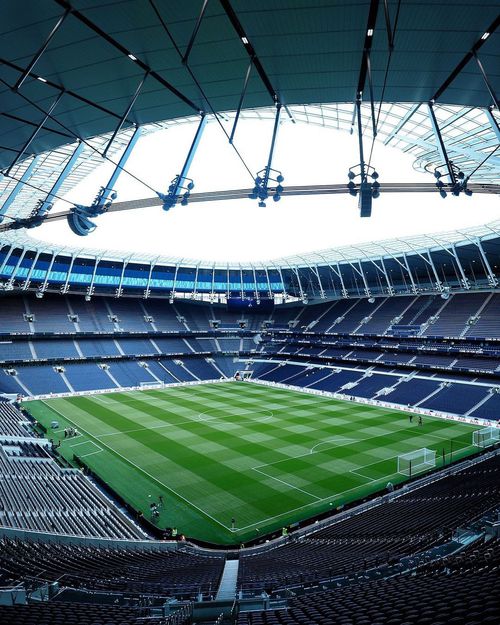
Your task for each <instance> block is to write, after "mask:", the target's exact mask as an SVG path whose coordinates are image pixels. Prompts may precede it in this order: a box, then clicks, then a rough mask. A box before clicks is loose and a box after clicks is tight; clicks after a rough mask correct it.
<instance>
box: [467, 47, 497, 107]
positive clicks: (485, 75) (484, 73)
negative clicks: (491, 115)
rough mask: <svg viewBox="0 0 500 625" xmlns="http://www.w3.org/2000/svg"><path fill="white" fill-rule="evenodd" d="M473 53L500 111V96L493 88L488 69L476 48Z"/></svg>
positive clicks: (494, 102) (487, 87)
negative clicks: (499, 99)
mask: <svg viewBox="0 0 500 625" xmlns="http://www.w3.org/2000/svg"><path fill="white" fill-rule="evenodd" d="M473 54H474V59H475V60H476V63H477V66H478V67H479V71H480V72H481V76H482V77H483V80H484V84H485V85H486V89H488V93H489V94H490V96H491V99H492V100H493V104H494V105H495V108H496V109H497V110H498V111H500V102H499V101H498V97H497V95H496V93H495V90H494V89H493V85H492V84H491V82H490V79H489V78H488V74H487V73H486V70H485V69H484V67H483V64H482V63H481V59H480V58H479V56H478V55H477V51H476V50H474V52H473Z"/></svg>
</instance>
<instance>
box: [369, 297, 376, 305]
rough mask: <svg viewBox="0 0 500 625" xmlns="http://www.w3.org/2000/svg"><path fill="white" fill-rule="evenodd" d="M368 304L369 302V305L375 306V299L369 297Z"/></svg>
mask: <svg viewBox="0 0 500 625" xmlns="http://www.w3.org/2000/svg"><path fill="white" fill-rule="evenodd" d="M368 302H369V303H370V304H375V298H374V297H373V296H370V297H369V298H368Z"/></svg>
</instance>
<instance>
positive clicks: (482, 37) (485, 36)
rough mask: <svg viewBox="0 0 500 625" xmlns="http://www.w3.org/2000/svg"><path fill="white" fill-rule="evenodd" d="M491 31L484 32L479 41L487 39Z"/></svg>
mask: <svg viewBox="0 0 500 625" xmlns="http://www.w3.org/2000/svg"><path fill="white" fill-rule="evenodd" d="M490 34H491V33H488V32H486V33H484V35H482V36H481V41H486V39H488V37H489V36H490Z"/></svg>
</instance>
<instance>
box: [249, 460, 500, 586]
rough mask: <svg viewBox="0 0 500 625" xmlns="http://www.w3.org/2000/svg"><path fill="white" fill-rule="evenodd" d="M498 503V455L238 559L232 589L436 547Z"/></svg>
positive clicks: (312, 578)
mask: <svg viewBox="0 0 500 625" xmlns="http://www.w3.org/2000/svg"><path fill="white" fill-rule="evenodd" d="M499 505H500V456H496V457H494V458H492V459H490V460H487V461H485V462H482V463H479V464H476V465H474V466H473V467H472V468H469V469H466V470H463V471H461V472H459V473H457V474H455V475H451V476H448V477H445V478H443V479H442V480H439V481H436V482H433V483H431V484H428V485H427V486H424V487H422V488H420V489H418V490H416V491H411V492H409V493H408V494H406V495H402V496H401V497H397V498H395V499H394V500H392V501H391V502H388V503H385V504H383V505H380V506H377V507H374V508H371V509H369V510H367V511H365V512H362V513H360V514H357V515H355V516H353V517H351V518H348V519H345V520H342V521H340V522H338V523H334V524H333V525H331V526H329V527H327V528H325V529H320V530H318V531H315V532H312V533H310V534H308V535H307V536H302V537H300V536H299V538H297V539H295V538H292V539H290V540H289V541H288V542H286V543H285V544H282V545H279V546H277V547H275V548H273V549H269V550H265V551H263V552H257V553H251V552H250V553H247V554H245V553H244V554H242V555H241V557H240V567H239V573H238V575H239V576H238V583H239V585H240V587H241V588H243V589H244V590H248V589H252V590H256V589H259V590H266V591H267V592H273V591H275V590H276V589H277V588H284V587H287V586H290V585H298V584H304V583H306V582H318V581H321V580H325V579H328V578H331V577H334V576H338V575H346V574H349V573H353V572H355V571H359V570H367V569H371V568H374V567H376V566H379V565H380V564H382V563H387V562H389V561H393V560H397V559H399V558H401V557H403V556H406V555H410V554H414V553H416V552H419V551H422V550H423V549H425V548H427V547H428V546H429V545H431V544H433V543H435V542H439V541H443V538H444V537H446V536H448V535H449V534H450V533H451V530H452V529H453V528H455V527H458V526H460V525H461V524H467V523H471V522H472V521H474V520H475V519H476V518H477V517H479V516H481V515H483V514H484V513H486V512H487V511H489V510H492V509H495V508H496V507H498V506H499Z"/></svg>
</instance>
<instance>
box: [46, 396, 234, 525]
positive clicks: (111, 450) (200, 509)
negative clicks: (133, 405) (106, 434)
mask: <svg viewBox="0 0 500 625" xmlns="http://www.w3.org/2000/svg"><path fill="white" fill-rule="evenodd" d="M41 402H42V403H43V404H45V405H46V406H48V407H49V408H50V409H51V410H53V411H54V412H57V413H58V414H59V415H60V416H61V417H63V419H66V420H67V421H69V422H70V423H72V424H73V425H74V426H75V427H80V430H81V431H82V432H85V434H87V436H89V437H90V439H92V438H95V437H94V436H93V435H92V434H91V433H90V432H88V431H87V430H85V429H84V428H82V427H81V426H77V424H76V423H75V422H74V421H72V420H71V419H70V418H69V417H67V416H65V415H63V414H62V413H61V412H59V410H57V409H56V408H53V407H52V406H49V405H48V404H47V403H46V402H45V401H44V400H43V399H42V400H41ZM92 442H94V441H92ZM99 442H102V441H99ZM94 444H95V445H96V446H97V447H99V445H97V443H94ZM102 444H103V445H104V447H106V448H107V449H108V450H109V451H110V452H111V453H113V454H115V455H117V456H119V457H120V458H122V460H123V461H124V462H125V463H126V464H130V465H131V466H133V467H135V468H136V469H137V470H138V471H139V472H140V473H143V474H144V475H147V476H148V477H149V478H150V479H152V480H153V481H154V482H156V483H157V484H159V485H160V486H162V487H163V488H165V489H166V490H168V491H170V492H171V493H173V494H174V495H175V496H176V497H178V498H179V499H182V501H184V502H186V503H187V504H188V505H189V506H191V507H192V508H195V509H196V510H198V512H200V513H201V514H202V515H203V516H205V517H208V518H209V519H211V520H212V521H213V522H214V523H216V524H217V525H220V527H223V528H224V529H225V530H227V531H230V530H231V528H229V527H228V526H227V525H224V523H221V521H219V520H218V519H216V518H215V517H213V516H212V515H211V514H209V513H208V512H206V511H205V510H203V509H202V508H200V507H199V506H197V505H196V504H194V503H193V502H192V501H190V500H189V499H187V498H186V497H184V496H183V495H181V494H180V493H178V492H177V491H175V490H174V489H173V488H171V487H170V486H167V485H166V484H164V483H163V482H161V481H160V480H159V479H158V478H156V477H155V476H154V475H151V473H148V471H146V470H145V469H143V468H142V467H140V466H139V465H138V464H135V462H132V460H129V459H128V458H126V457H125V456H124V455H123V454H121V453H120V452H119V451H116V449H113V448H112V447H110V446H109V445H106V443H102Z"/></svg>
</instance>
